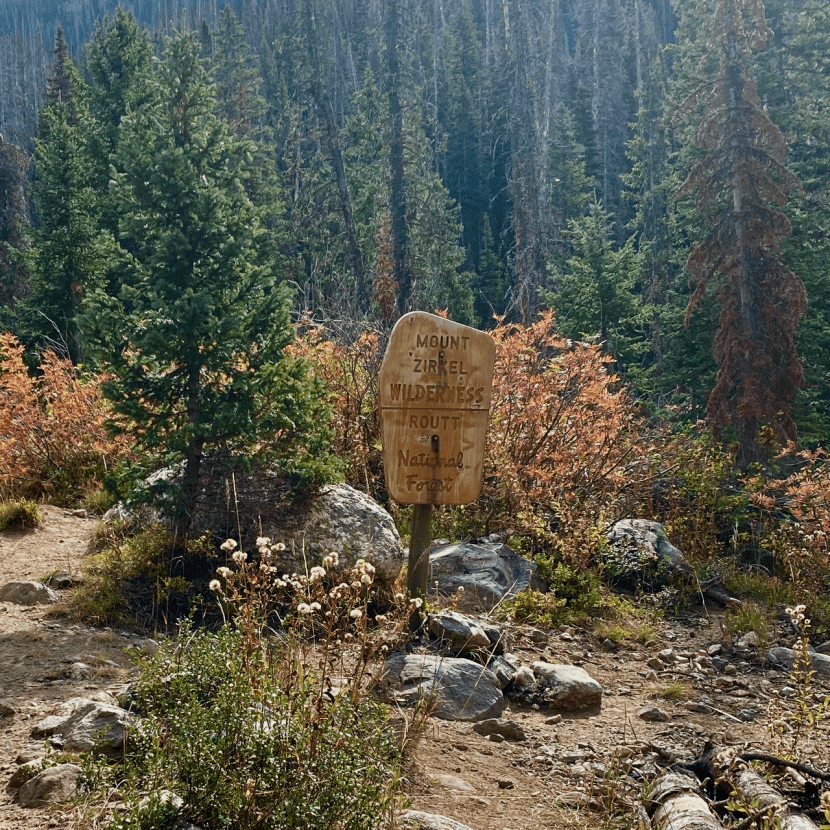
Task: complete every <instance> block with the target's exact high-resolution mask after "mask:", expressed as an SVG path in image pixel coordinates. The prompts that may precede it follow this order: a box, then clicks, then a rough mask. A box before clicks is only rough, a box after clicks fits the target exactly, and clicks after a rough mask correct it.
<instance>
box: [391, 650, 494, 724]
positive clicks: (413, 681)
mask: <svg viewBox="0 0 830 830" xmlns="http://www.w3.org/2000/svg"><path fill="white" fill-rule="evenodd" d="M381 683H382V685H383V686H384V687H385V689H386V694H387V696H388V697H389V699H390V700H392V701H394V702H395V703H402V704H406V705H412V704H414V703H416V702H417V701H418V700H421V699H424V700H428V701H430V704H431V707H430V711H431V714H432V715H434V716H435V717H438V718H443V719H444V720H465V721H479V720H484V719H486V718H496V717H498V716H499V715H500V714H501V713H502V712H503V711H504V709H505V707H506V706H507V700H506V698H505V697H504V695H502V693H501V685H500V684H499V681H498V678H497V677H496V675H495V674H493V672H491V671H490V670H489V669H485V668H484V667H483V666H480V665H479V664H478V663H474V662H473V661H472V660H466V659H464V658H463V657H438V656H435V655H431V654H393V655H392V656H391V657H390V658H389V659H388V660H387V661H386V665H385V671H384V675H383V677H382V678H381Z"/></svg>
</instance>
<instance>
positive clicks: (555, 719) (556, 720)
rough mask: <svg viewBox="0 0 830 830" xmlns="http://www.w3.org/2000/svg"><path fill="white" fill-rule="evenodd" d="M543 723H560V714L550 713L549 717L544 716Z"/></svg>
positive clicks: (550, 724)
mask: <svg viewBox="0 0 830 830" xmlns="http://www.w3.org/2000/svg"><path fill="white" fill-rule="evenodd" d="M545 723H546V724H547V725H548V726H556V724H557V723H562V715H559V714H557V715H551V716H550V717H549V718H545Z"/></svg>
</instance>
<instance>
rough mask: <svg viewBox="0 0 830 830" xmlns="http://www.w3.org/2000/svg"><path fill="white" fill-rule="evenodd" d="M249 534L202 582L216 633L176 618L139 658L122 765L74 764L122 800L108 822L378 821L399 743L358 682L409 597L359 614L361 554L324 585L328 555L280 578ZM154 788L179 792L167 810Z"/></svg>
mask: <svg viewBox="0 0 830 830" xmlns="http://www.w3.org/2000/svg"><path fill="white" fill-rule="evenodd" d="M259 542H260V543H261V544H260V555H259V557H258V559H257V561H249V560H248V557H247V555H246V554H244V553H242V552H241V551H238V550H236V549H235V547H236V546H235V545H234V544H233V543H232V542H228V543H225V545H223V549H224V551H225V552H226V553H227V554H228V565H227V566H222V567H221V568H219V570H218V574H217V576H218V578H217V579H216V580H214V581H213V582H212V583H211V588H212V590H213V591H215V592H216V596H217V598H218V599H219V601H220V603H221V605H222V607H223V609H224V611H225V613H227V614H228V618H229V619H228V621H227V622H226V623H225V624H224V625H222V626H221V628H220V629H219V630H218V631H216V632H214V633H211V632H208V631H205V630H196V629H194V628H193V626H192V625H191V623H190V622H184V623H183V624H182V625H181V628H180V630H179V633H178V637H177V638H176V640H175V642H174V643H172V644H162V647H161V648H160V649H159V651H158V652H157V653H156V654H155V655H143V656H140V657H139V658H138V660H139V667H140V676H139V679H138V681H137V682H136V684H135V686H134V703H135V706H136V707H137V709H138V711H139V713H140V716H141V717H140V721H139V723H138V725H137V727H136V728H135V729H134V730H133V732H132V733H131V741H130V743H129V745H128V749H127V752H126V755H125V758H124V764H123V766H121V767H107V766H104V762H103V761H101V762H99V765H98V767H97V769H94V770H91V771H90V772H89V774H88V776H87V777H88V781H90V782H91V783H92V785H93V786H94V787H95V791H96V792H97V793H99V794H101V795H102V796H104V795H105V794H106V793H108V792H109V791H110V788H111V787H112V786H117V787H118V789H119V791H120V792H121V794H122V796H123V798H124V803H125V805H126V809H125V810H124V811H123V812H122V813H121V814H120V815H117V816H115V817H114V818H112V819H111V821H110V823H109V824H108V825H107V826H108V827H109V828H110V830H127V828H130V830H133V828H136V827H142V828H144V827H146V828H148V830H149V828H150V827H155V828H167V827H170V828H171V830H172V827H173V826H175V823H176V821H177V820H178V821H180V820H181V819H182V818H187V819H188V820H190V821H192V822H195V823H198V824H200V825H201V826H206V827H215V828H220V827H233V828H236V830H253V828H262V830H269V829H270V830H292V829H293V828H303V829H304V830H305V829H306V828H307V829H308V830H369V828H380V827H385V826H387V824H388V821H389V819H390V817H391V813H392V810H393V808H394V807H395V806H397V804H398V802H399V799H400V795H401V791H400V775H399V770H400V763H401V758H402V751H403V745H402V739H401V736H400V733H399V732H398V731H396V730H393V729H392V728H390V724H389V722H388V710H387V708H386V707H385V706H384V705H382V704H381V703H380V702H379V701H378V700H377V699H376V698H375V697H374V696H373V695H372V694H371V692H370V691H369V690H368V684H367V680H368V679H369V675H370V669H371V667H372V665H373V664H374V663H375V662H376V661H377V660H379V659H380V658H382V657H383V655H384V654H385V652H386V651H387V649H388V648H389V647H390V645H394V644H395V643H396V642H397V640H398V638H399V637H401V636H402V632H403V631H404V630H405V629H406V627H407V619H408V614H409V613H410V612H411V610H412V607H413V606H412V604H411V603H409V604H407V603H403V602H402V603H401V604H400V605H399V606H398V607H397V608H396V609H393V610H390V611H389V612H388V613H387V614H386V615H376V616H375V617H374V619H373V620H372V621H370V620H369V617H368V610H369V607H370V604H371V602H372V601H373V597H372V594H371V584H372V575H373V569H372V567H371V565H368V564H367V563H365V562H362V561H361V560H359V561H358V563H357V564H356V565H355V567H354V568H353V569H352V570H351V571H350V572H347V573H346V574H345V575H344V576H343V582H341V583H340V584H338V585H336V586H334V587H331V586H330V585H327V584H326V583H325V581H324V579H325V577H326V573H325V571H326V568H327V567H329V566H330V565H332V564H333V563H335V562H336V557H334V555H330V556H329V557H327V560H326V561H324V563H323V565H322V566H317V567H315V568H312V570H311V571H310V572H309V573H308V574H292V575H290V576H285V575H281V574H278V573H276V572H275V571H274V569H273V568H272V567H271V565H270V564H269V563H270V562H271V556H272V554H273V553H274V552H276V549H275V548H272V547H270V546H269V540H267V539H260V540H259ZM269 621H270V622H271V623H273V624H274V627H269V626H268V625H267V623H268V622H269ZM318 635H319V639H318ZM403 734H407V730H406V729H404V733H403ZM163 790H169V791H171V792H173V793H175V794H176V795H177V796H179V797H180V798H181V799H182V801H183V806H182V807H181V809H180V810H179V811H178V815H174V814H173V811H172V810H169V809H168V808H166V807H165V806H164V803H163V799H162V798H161V795H160V794H161V792H162V791H163ZM148 793H150V794H151V795H150V796H149V797H148V796H147V794H148ZM93 798H94V796H93Z"/></svg>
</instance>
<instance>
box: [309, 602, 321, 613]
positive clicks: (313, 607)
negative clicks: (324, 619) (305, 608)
mask: <svg viewBox="0 0 830 830" xmlns="http://www.w3.org/2000/svg"><path fill="white" fill-rule="evenodd" d="M322 608H323V606H322V605H320V603H319V602H312V603H311V610H312V611H320V610H322Z"/></svg>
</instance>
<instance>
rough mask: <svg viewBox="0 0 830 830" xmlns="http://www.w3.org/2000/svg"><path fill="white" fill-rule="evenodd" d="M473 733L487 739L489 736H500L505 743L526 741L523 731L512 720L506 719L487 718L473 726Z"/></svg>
mask: <svg viewBox="0 0 830 830" xmlns="http://www.w3.org/2000/svg"><path fill="white" fill-rule="evenodd" d="M473 731H474V732H477V733H478V734H479V735H484V737H485V738H489V737H490V735H501V736H502V738H504V739H505V740H506V741H526V740H527V735H525V731H524V729H522V727H521V726H519V724H518V723H516V721H514V720H508V719H507V718H487V720H480V721H479V722H478V723H474V724H473Z"/></svg>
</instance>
